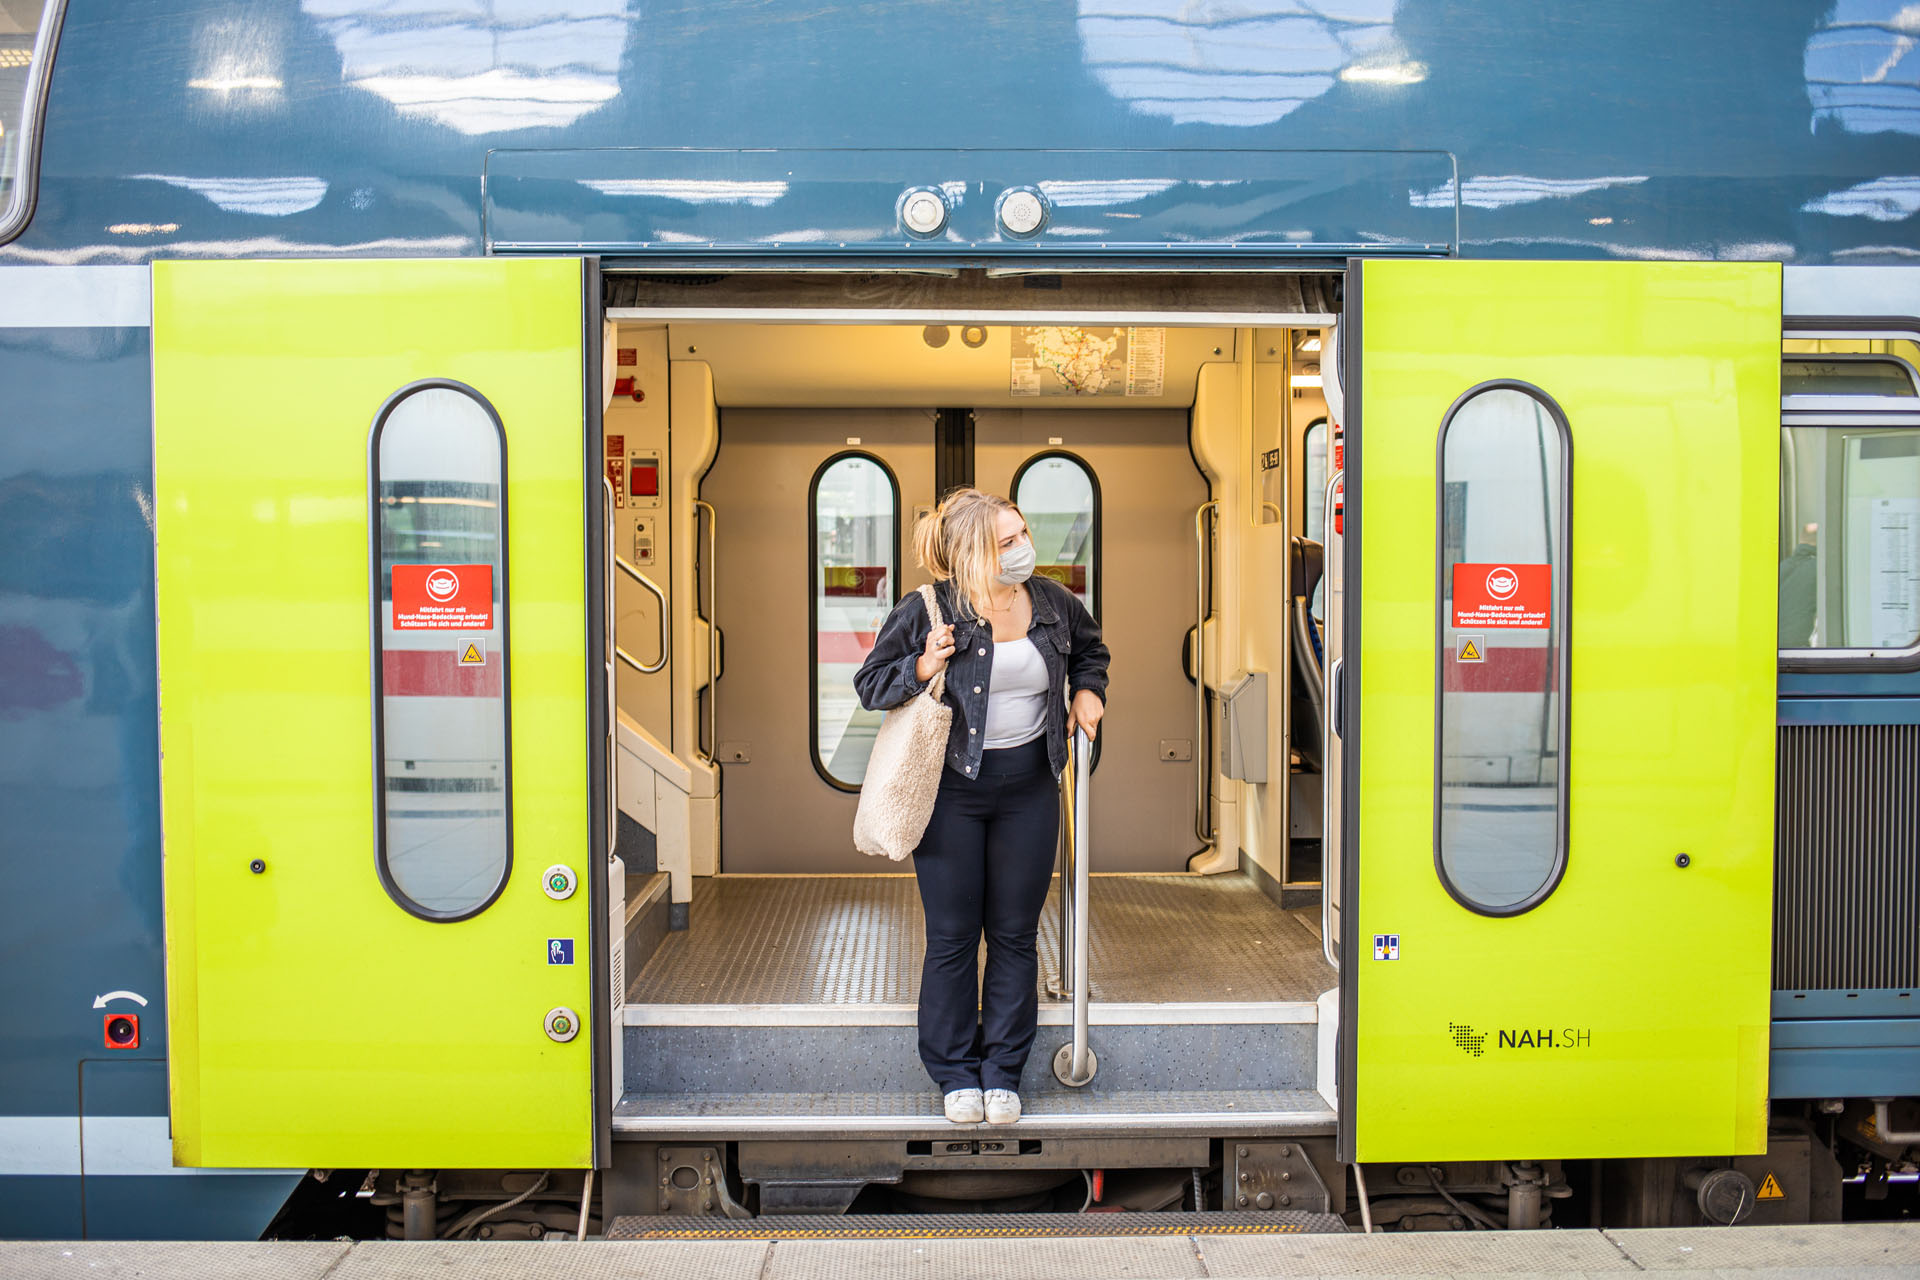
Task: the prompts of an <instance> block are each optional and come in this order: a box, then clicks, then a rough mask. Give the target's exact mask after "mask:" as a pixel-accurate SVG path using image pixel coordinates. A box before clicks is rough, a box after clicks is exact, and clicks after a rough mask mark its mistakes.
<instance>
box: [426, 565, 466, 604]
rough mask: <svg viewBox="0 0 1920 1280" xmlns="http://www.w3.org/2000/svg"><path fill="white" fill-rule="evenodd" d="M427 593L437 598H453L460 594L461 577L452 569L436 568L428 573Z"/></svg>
mask: <svg viewBox="0 0 1920 1280" xmlns="http://www.w3.org/2000/svg"><path fill="white" fill-rule="evenodd" d="M427 594H428V595H430V596H432V597H433V598H434V599H435V600H439V601H447V600H451V599H453V598H454V597H455V596H457V595H459V594H460V579H459V578H458V577H457V576H455V574H454V572H453V570H451V569H435V570H434V571H433V572H432V573H430V574H428V575H427Z"/></svg>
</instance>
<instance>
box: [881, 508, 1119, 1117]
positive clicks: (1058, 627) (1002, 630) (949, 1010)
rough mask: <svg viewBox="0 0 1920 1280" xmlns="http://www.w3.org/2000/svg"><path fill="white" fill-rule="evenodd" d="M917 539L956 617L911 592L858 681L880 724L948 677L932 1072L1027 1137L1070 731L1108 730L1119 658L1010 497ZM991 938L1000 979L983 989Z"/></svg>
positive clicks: (925, 898) (927, 877) (953, 1106)
mask: <svg viewBox="0 0 1920 1280" xmlns="http://www.w3.org/2000/svg"><path fill="white" fill-rule="evenodd" d="M913 544H914V552H915V554H916V555H917V556H918V558H919V561H920V566H921V567H922V568H923V569H925V570H926V571H927V572H928V573H929V574H930V575H932V577H933V579H934V593H935V596H936V598H937V599H938V601H939V604H940V611H941V614H942V616H943V617H944V618H945V619H947V622H946V623H945V624H944V625H942V626H938V627H935V626H933V625H932V620H931V618H929V616H928V614H927V608H926V604H925V602H924V601H923V600H922V599H921V597H920V595H919V593H917V592H916V593H914V594H913V595H910V596H908V597H907V598H906V599H904V600H902V601H901V602H900V604H899V605H898V606H897V607H896V608H895V609H894V611H893V613H892V614H891V615H890V616H889V617H888V618H887V621H886V625H885V626H883V627H882V628H881V631H880V635H879V637H878V638H877V639H876V640H875V641H874V646H873V651H872V652H871V653H869V654H868V655H867V660H866V662H865V663H863V664H862V665H861V667H860V670H859V672H858V673H857V674H856V675H855V676H854V677H853V683H854V688H855V689H856V690H858V692H859V694H860V703H861V705H862V706H864V707H866V708H867V709H868V710H869V711H875V710H881V709H883V708H891V707H897V706H899V705H900V704H901V703H903V702H905V701H906V700H907V699H908V698H911V697H912V696H913V695H914V694H916V693H918V692H920V691H921V690H922V689H924V688H926V686H927V684H928V682H929V681H931V680H932V679H933V677H934V676H935V675H936V674H938V673H939V672H941V671H945V672H946V673H947V676H946V698H945V700H946V702H947V703H948V704H949V705H951V706H952V707H953V729H952V731H951V733H950V734H949V736H948V739H947V754H946V761H945V764H946V768H945V770H944V771H943V772H942V774H941V777H940V792H939V798H938V799H937V800H935V801H934V806H933V818H932V821H930V822H929V823H928V824H927V833H926V836H925V837H924V838H923V839H922V840H921V842H920V847H919V848H918V849H916V850H915V851H914V857H913V870H914V876H915V878H916V879H917V880H918V881H919V884H920V902H921V906H922V907H923V909H924V910H925V912H926V922H927V955H926V960H925V962H924V963H923V965H922V966H921V970H920V1061H921V1062H923V1063H925V1064H926V1068H927V1074H928V1075H930V1076H932V1077H933V1080H934V1083H935V1084H937V1085H939V1086H940V1088H941V1090H942V1092H943V1093H944V1094H945V1095H946V1114H947V1119H949V1120H952V1121H954V1122H955V1123H957V1124H972V1123H978V1122H979V1121H980V1120H982V1119H985V1120H986V1121H987V1122H988V1123H989V1124H1011V1123H1012V1122H1014V1121H1015V1120H1018V1119H1019V1118H1020V1094H1019V1088H1020V1073H1021V1071H1022V1069H1023V1068H1024V1067H1025V1066H1026V1063H1027V1055H1028V1053H1029V1052H1030V1051H1031V1050H1032V1048H1033V1037H1034V1030H1035V1027H1036V1025H1037V1019H1038V1017H1039V991H1038V981H1039V968H1040V962H1039V952H1038V948H1037V945H1036V939H1037V935H1038V932H1039V926H1040V910H1041V908H1042V907H1043V906H1044V905H1045V904H1046V899H1047V885H1048V882H1049V881H1050V880H1051V878H1052V874H1053V860H1054V845H1055V842H1056V840H1057V839H1058V836H1059V825H1060V793H1059V777H1060V771H1061V770H1062V769H1063V768H1065V767H1066V763H1067V735H1068V734H1069V733H1070V732H1071V731H1072V727H1078V728H1081V729H1084V730H1086V733H1087V737H1088V738H1089V739H1091V738H1093V737H1094V736H1095V735H1096V734H1097V733H1098V731H1099V726H1100V717H1101V714H1102V713H1103V711H1104V710H1105V708H1106V691H1107V646H1106V645H1105V644H1103V643H1101V640H1100V625H1099V624H1098V623H1097V622H1095V621H1094V620H1093V616H1092V615H1091V614H1089V613H1088V612H1087V610H1086V607H1085V606H1084V605H1082V604H1081V603H1080V602H1079V601H1078V600H1077V599H1075V598H1074V596H1073V595H1072V593H1070V592H1069V591H1068V590H1067V589H1066V588H1065V587H1063V586H1061V585H1060V584H1059V583H1057V582H1054V581H1053V580H1052V579H1050V578H1036V577H1034V576H1033V562H1034V552H1033V539H1032V538H1031V536H1029V534H1028V532H1027V522H1026V518H1025V517H1024V516H1022V515H1021V514H1020V510H1019V508H1018V507H1015V506H1014V505H1013V504H1012V503H1011V502H1008V501H1007V500H1006V499H1005V498H1001V497H996V496H994V495H992V494H988V493H982V492H980V491H979V490H978V489H961V490H957V491H956V492H954V493H952V494H949V495H948V496H947V499H946V500H945V501H944V502H942V503H941V504H940V506H939V508H938V509H937V510H935V511H933V512H931V513H929V514H928V515H926V516H923V517H922V518H921V520H920V522H919V524H918V525H916V526H915V528H914V532H913ZM1069 699H1071V706H1069ZM1069 716H1071V721H1072V726H1070V725H1069V723H1068V721H1069ZM982 933H984V934H985V935H986V939H987V968H986V976H985V981H984V983H982V984H979V985H976V981H975V974H976V972H977V970H976V967H975V966H976V957H977V956H978V953H979V946H980V937H981V935H982Z"/></svg>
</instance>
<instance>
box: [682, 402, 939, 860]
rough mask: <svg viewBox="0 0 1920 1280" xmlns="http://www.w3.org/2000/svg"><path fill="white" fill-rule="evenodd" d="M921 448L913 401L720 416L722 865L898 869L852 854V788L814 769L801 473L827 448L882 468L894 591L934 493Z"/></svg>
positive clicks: (813, 467)
mask: <svg viewBox="0 0 1920 1280" xmlns="http://www.w3.org/2000/svg"><path fill="white" fill-rule="evenodd" d="M850 438H852V439H857V440H858V441H859V444H857V445H854V444H850V443H849V439H850ZM932 446H933V411H932V410H931V409H925V408H923V409H911V410H909V409H846V410H821V409H730V410H727V411H725V412H724V413H723V414H722V415H721V423H720V449H719V453H718V454H717V456H716V457H715V459H714V463H713V467H712V469H711V470H710V471H709V472H708V473H707V476H706V481H705V483H704V485H703V486H702V489H701V496H702V497H704V498H705V499H706V500H707V501H708V502H711V503H712V504H713V505H714V507H715V509H716V510H717V511H718V512H719V517H720V530H721V533H720V552H719V568H720V607H719V611H718V615H719V623H720V629H721V633H722V635H723V636H724V637H725V645H726V652H725V655H724V658H723V661H722V665H721V671H722V674H721V676H720V679H719V681H718V689H719V698H720V704H719V726H720V736H719V742H720V750H719V757H720V760H721V769H722V773H723V777H722V784H721V804H720V822H721V831H722V837H721V839H722V849H721V857H720V869H721V870H723V871H727V872H762V873H769V872H773V873H815V874H823V873H836V874H847V873H859V872H874V871H886V872H898V871H901V870H903V868H902V867H900V866H898V865H896V864H893V863H890V862H885V861H876V860H875V859H873V858H869V857H866V856H864V855H862V854H859V853H857V852H855V851H854V848H853V812H854V807H855V803H856V801H857V796H856V795H855V793H853V792H850V791H843V790H840V789H839V788H837V787H835V786H833V785H832V784H831V783H829V782H828V781H827V780H826V779H825V778H824V777H822V776H821V775H820V773H819V772H817V771H816V769H815V768H814V763H813V760H814V756H813V740H812V737H813V722H812V717H811V714H810V711H811V701H812V697H813V688H812V683H811V680H810V675H811V671H810V666H809V663H810V661H811V657H810V654H811V648H810V643H809V636H808V628H809V625H810V623H809V612H808V601H809V598H810V594H811V592H812V590H813V588H814V582H813V564H812V559H813V557H812V547H811V546H810V544H809V541H808V502H809V498H810V492H809V491H810V489H811V487H812V481H813V477H814V473H815V472H816V471H817V470H818V469H819V467H820V466H821V464H822V463H824V462H825V461H826V460H827V459H828V458H831V457H832V456H834V455H835V454H838V453H843V452H845V451H847V450H849V449H857V450H859V451H861V452H864V453H869V454H872V455H874V456H876V457H878V458H879V459H880V460H881V461H882V462H884V463H885V464H886V465H887V467H888V468H889V469H890V470H891V471H892V472H893V475H894V478H895V479H896V481H897V482H898V484H899V489H900V539H899V543H898V545H897V548H896V551H895V554H896V556H897V557H898V560H897V563H898V565H899V566H900V569H901V575H900V576H901V584H900V587H899V594H900V595H901V596H904V595H905V594H906V593H907V592H909V591H912V590H914V589H915V588H916V587H917V586H918V585H919V584H920V583H921V582H923V581H925V580H926V579H925V575H923V574H921V573H920V572H919V570H918V569H916V568H915V567H914V565H913V561H912V555H911V552H910V550H909V544H910V541H911V536H912V527H913V512H914V509H915V508H916V507H919V506H925V505H927V504H930V503H931V502H932V501H933V447H932ZM743 757H744V758H743Z"/></svg>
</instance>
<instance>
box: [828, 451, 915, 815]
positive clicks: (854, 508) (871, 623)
mask: <svg viewBox="0 0 1920 1280" xmlns="http://www.w3.org/2000/svg"><path fill="white" fill-rule="evenodd" d="M808 510H809V511H810V512H811V515H812V524H813V529H812V543H813V564H812V573H811V575H810V577H811V579H812V582H811V585H810V587H809V595H810V597H811V600H810V604H811V607H812V612H813V628H812V633H813V744H814V746H813V750H814V755H813V767H814V768H815V769H817V770H819V771H820V776H821V777H823V778H825V779H826V780H827V781H828V782H830V783H832V784H833V785H834V786H836V787H840V788H842V789H843V790H849V791H851V790H857V789H858V788H859V786H860V783H861V782H862V781H863V780H864V779H865V778H866V776H867V757H868V756H869V755H870V754H872V752H873V735H874V734H875V733H876V732H878V730H879V728H880V720H881V716H882V713H881V712H878V711H868V710H866V709H865V708H863V707H862V706H861V705H860V699H859V697H858V695H856V694H855V693H854V691H853V673H854V672H855V671H858V670H859V669H860V664H861V663H862V662H864V661H866V657H867V653H868V652H869V651H870V650H871V649H872V648H873V640H874V637H875V636H876V635H878V634H879V631H880V624H881V623H883V622H885V621H886V618H887V614H888V613H889V612H891V611H892V609H893V606H894V604H895V603H896V601H897V600H898V598H899V597H898V594H897V593H898V590H899V580H900V565H899V547H900V486H899V485H898V484H897V483H896V482H895V480H894V478H893V473H892V472H891V471H889V470H887V467H886V464H885V463H883V462H881V461H880V459H878V458H875V457H873V456H871V455H869V454H864V453H842V454H838V455H836V456H834V457H832V458H829V459H827V461H826V462H825V463H824V464H822V466H821V467H820V469H819V470H818V471H816V472H814V475H813V491H812V495H811V499H810V501H809V503H808Z"/></svg>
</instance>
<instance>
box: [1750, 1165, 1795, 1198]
mask: <svg viewBox="0 0 1920 1280" xmlns="http://www.w3.org/2000/svg"><path fill="white" fill-rule="evenodd" d="M1786 1198H1787V1193H1786V1192H1784V1191H1782V1190H1781V1189H1780V1180H1779V1179H1777V1178H1775V1177H1774V1176H1773V1171H1772V1170H1768V1171H1767V1176H1766V1177H1765V1178H1763V1179H1761V1182H1760V1190H1759V1191H1758V1192H1757V1193H1755V1195H1754V1199H1756V1200H1785V1199H1786Z"/></svg>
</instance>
